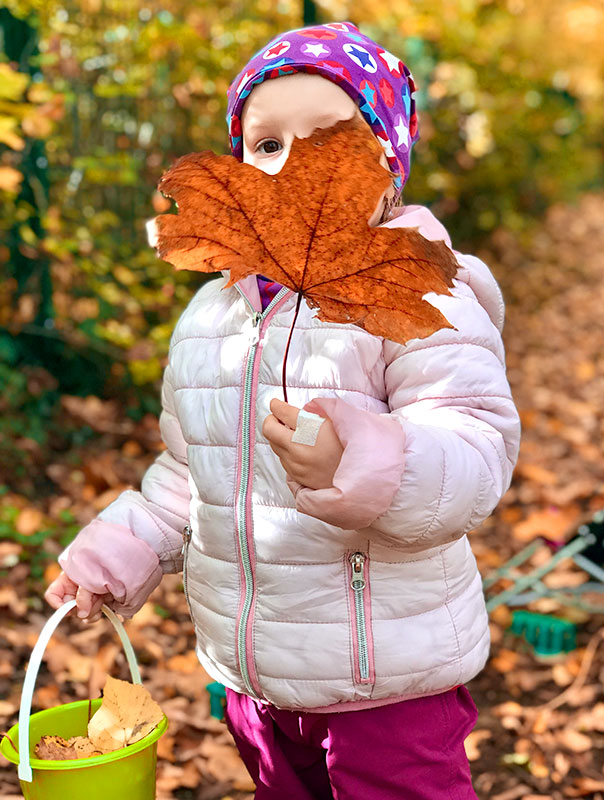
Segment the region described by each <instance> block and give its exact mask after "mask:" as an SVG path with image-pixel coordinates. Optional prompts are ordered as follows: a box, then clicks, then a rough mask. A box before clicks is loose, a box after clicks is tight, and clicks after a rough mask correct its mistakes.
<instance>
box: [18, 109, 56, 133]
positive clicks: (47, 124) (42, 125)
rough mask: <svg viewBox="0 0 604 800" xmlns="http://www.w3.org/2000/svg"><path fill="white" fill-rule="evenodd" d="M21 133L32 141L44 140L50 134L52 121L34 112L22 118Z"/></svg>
mask: <svg viewBox="0 0 604 800" xmlns="http://www.w3.org/2000/svg"><path fill="white" fill-rule="evenodd" d="M21 127H22V128H23V133H25V134H27V136H31V137H32V138H33V139H46V138H47V137H48V136H50V134H51V133H52V120H50V119H48V117H46V116H44V115H43V114H40V113H38V112H36V111H34V113H32V114H28V115H27V116H26V117H23V120H22V122H21Z"/></svg>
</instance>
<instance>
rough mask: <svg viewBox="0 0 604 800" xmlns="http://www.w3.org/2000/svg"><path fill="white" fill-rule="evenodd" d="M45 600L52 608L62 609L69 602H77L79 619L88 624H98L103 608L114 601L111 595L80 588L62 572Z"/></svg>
mask: <svg viewBox="0 0 604 800" xmlns="http://www.w3.org/2000/svg"><path fill="white" fill-rule="evenodd" d="M44 599H45V600H46V602H47V603H48V604H49V605H50V606H52V608H60V606H62V605H63V604H64V603H67V602H68V601H69V600H75V601H76V605H77V611H78V617H80V619H85V620H87V622H96V620H98V619H100V617H101V606H102V605H103V603H106V602H108V601H110V600H111V599H112V597H111V595H103V594H93V593H92V592H89V591H88V589H84V587H83V586H78V584H77V583H74V582H73V581H72V580H71V578H68V577H67V575H66V574H65V573H64V572H62V573H61V574H60V575H59V577H58V578H56V579H55V580H54V581H53V582H52V583H51V584H50V586H49V587H48V589H47V590H46V592H45V593H44Z"/></svg>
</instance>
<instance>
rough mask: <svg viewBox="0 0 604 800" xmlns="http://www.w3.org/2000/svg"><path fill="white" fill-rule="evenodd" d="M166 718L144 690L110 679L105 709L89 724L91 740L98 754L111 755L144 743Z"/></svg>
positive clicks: (106, 691) (132, 684)
mask: <svg viewBox="0 0 604 800" xmlns="http://www.w3.org/2000/svg"><path fill="white" fill-rule="evenodd" d="M163 716H164V714H163V711H162V710H161V708H160V707H159V705H158V704H157V703H156V702H155V700H153V699H152V697H151V695H150V694H149V692H148V691H147V689H145V687H144V686H140V685H138V684H134V683H128V681H120V680H118V679H117V678H112V677H111V676H108V677H107V683H106V684H105V689H104V693H103V702H102V704H101V707H100V708H99V709H98V710H97V712H96V713H95V714H94V716H93V717H92V719H91V720H90V722H89V723H88V737H89V739H90V741H91V742H92V743H93V744H94V746H95V747H96V748H97V750H100V751H101V752H103V753H111V752H113V750H119V749H120V748H121V747H126V745H129V744H134V742H138V741H139V740H140V739H143V738H144V737H145V736H147V734H148V733H151V731H152V730H153V729H154V728H156V727H157V726H158V725H159V723H160V722H161V721H162V719H163Z"/></svg>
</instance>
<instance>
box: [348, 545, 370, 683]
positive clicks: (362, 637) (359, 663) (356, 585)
mask: <svg viewBox="0 0 604 800" xmlns="http://www.w3.org/2000/svg"><path fill="white" fill-rule="evenodd" d="M367 560H368V559H367V556H366V555H365V554H364V553H360V552H356V553H351V555H350V556H349V562H350V588H351V590H352V600H353V603H352V607H353V610H354V622H353V640H354V645H355V646H354V648H353V650H354V652H355V654H356V664H355V682H356V683H372V682H373V678H372V672H373V671H374V670H373V652H372V650H373V640H372V636H371V627H370V622H369V619H368V617H369V613H370V610H369V608H368V607H367V602H368V596H366V595H368V594H369V592H368V589H369V587H368V582H367V576H366V567H367Z"/></svg>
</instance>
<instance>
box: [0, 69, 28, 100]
mask: <svg viewBox="0 0 604 800" xmlns="http://www.w3.org/2000/svg"><path fill="white" fill-rule="evenodd" d="M28 83H29V75H26V74H25V73H24V72H17V70H14V69H13V68H12V67H10V66H9V65H8V64H0V97H2V98H4V99H6V100H19V99H20V98H21V96H22V94H23V92H24V91H25V87H26V86H27V84H28Z"/></svg>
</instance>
